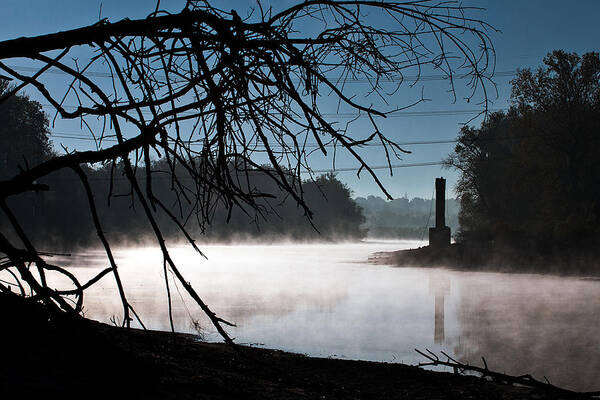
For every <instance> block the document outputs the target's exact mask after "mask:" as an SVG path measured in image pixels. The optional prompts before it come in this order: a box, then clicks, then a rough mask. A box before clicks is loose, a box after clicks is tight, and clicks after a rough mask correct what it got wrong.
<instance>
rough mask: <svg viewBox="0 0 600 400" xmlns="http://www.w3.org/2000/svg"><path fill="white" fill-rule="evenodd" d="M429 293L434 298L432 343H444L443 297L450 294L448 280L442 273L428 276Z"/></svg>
mask: <svg viewBox="0 0 600 400" xmlns="http://www.w3.org/2000/svg"><path fill="white" fill-rule="evenodd" d="M429 293H431V294H433V295H434V296H435V306H434V310H435V311H434V326H433V342H434V343H435V344H442V343H443V342H444V336H445V334H444V300H445V299H444V297H445V296H446V295H448V294H450V278H448V276H447V275H446V274H444V273H439V272H438V273H432V274H430V275H429Z"/></svg>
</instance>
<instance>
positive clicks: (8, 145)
mask: <svg viewBox="0 0 600 400" xmlns="http://www.w3.org/2000/svg"><path fill="white" fill-rule="evenodd" d="M11 90H14V88H11V87H10V85H9V84H8V81H7V80H2V79H0V97H2V96H4V95H5V94H8V93H10V91H11ZM48 134H49V128H48V119H47V118H46V116H45V114H44V112H43V111H42V106H41V105H40V104H39V103H37V102H35V101H31V100H29V99H28V98H27V97H26V96H23V95H15V96H11V97H10V98H7V100H6V101H4V102H2V103H1V104H0V179H1V178H9V177H12V176H13V175H15V174H16V173H17V172H19V167H20V168H21V169H27V168H28V167H29V166H30V165H37V164H39V163H41V162H42V161H44V160H46V159H47V158H49V157H50V154H51V151H50V144H49V141H48Z"/></svg>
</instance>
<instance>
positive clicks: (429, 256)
mask: <svg viewBox="0 0 600 400" xmlns="http://www.w3.org/2000/svg"><path fill="white" fill-rule="evenodd" d="M598 260H600V254H598V252H597V251H595V252H578V251H571V250H567V251H564V252H558V253H555V254H549V255H534V254H526V253H520V252H516V251H510V250H506V249H503V250H502V251H494V250H493V249H490V248H483V247H470V246H465V245H462V244H456V243H453V244H451V245H450V246H447V247H443V248H438V249H434V248H431V247H430V246H423V247H419V248H416V249H406V250H397V251H391V252H377V253H374V254H373V255H372V256H371V257H369V260H368V262H370V263H372V264H384V265H389V266H392V267H418V268H448V269H452V270H457V271H473V272H506V273H533V274H552V275H559V276H578V277H582V278H584V277H590V278H596V277H600V265H599V262H598Z"/></svg>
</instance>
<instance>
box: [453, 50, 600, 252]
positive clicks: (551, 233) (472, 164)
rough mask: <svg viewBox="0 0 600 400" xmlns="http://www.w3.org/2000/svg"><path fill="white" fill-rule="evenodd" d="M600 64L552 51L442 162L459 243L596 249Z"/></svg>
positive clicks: (592, 56) (593, 56) (599, 232)
mask: <svg viewBox="0 0 600 400" xmlns="http://www.w3.org/2000/svg"><path fill="white" fill-rule="evenodd" d="M599 132H600V57H599V56H598V53H586V54H584V55H583V56H581V57H580V56H578V55H577V54H574V53H566V52H564V51H559V50H557V51H554V52H552V53H550V54H548V55H547V56H546V57H545V58H544V66H543V67H540V68H539V69H537V70H536V71H531V70H530V69H525V70H521V71H519V73H518V74H517V77H516V78H515V79H514V80H513V81H512V104H511V107H510V109H509V110H508V112H506V113H496V114H492V115H491V116H490V118H488V119H487V120H486V121H485V122H484V123H483V124H482V125H481V127H479V128H473V127H465V128H463V129H462V130H461V132H460V134H459V140H458V144H457V145H456V148H455V152H454V154H453V155H452V156H451V157H450V158H449V159H448V160H447V164H448V165H449V166H451V167H454V168H457V169H458V170H460V171H461V177H460V179H459V182H458V185H457V193H458V194H459V196H460V201H461V214H460V225H461V230H462V237H463V241H465V242H469V241H471V242H478V241H480V242H481V241H495V242H497V243H499V244H501V245H508V246H510V247H511V248H513V249H521V250H524V251H526V252H531V253H536V254H539V253H549V252H554V251H561V250H565V249H577V248H579V249H582V248H587V249H593V248H594V247H596V248H597V246H598V244H599V243H600V229H599V226H600V188H599V187H598V180H599V179H600V164H598V155H599V154H600V141H599V136H598V134H599Z"/></svg>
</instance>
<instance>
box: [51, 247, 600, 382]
mask: <svg viewBox="0 0 600 400" xmlns="http://www.w3.org/2000/svg"><path fill="white" fill-rule="evenodd" d="M417 245H418V242H411V241H401V242H389V241H388V242H385V241H380V242H376V241H373V242H363V243H354V244H278V245H208V246H202V250H203V251H205V253H206V254H207V256H208V258H209V259H208V260H204V259H203V258H201V257H199V256H198V255H197V254H196V253H194V251H193V250H191V249H189V248H187V247H178V248H174V249H173V250H172V254H173V257H174V259H175V260H176V262H177V263H178V264H179V265H180V266H181V269H182V272H183V273H184V274H185V276H186V277H187V279H188V280H189V281H190V282H191V283H192V284H193V285H194V287H195V288H196V289H197V291H198V292H199V294H200V295H201V296H202V298H203V299H204V300H205V302H206V303H207V304H209V305H210V306H211V308H212V309H213V310H214V311H215V312H216V313H217V314H218V315H219V316H221V317H223V318H225V319H228V320H230V321H233V322H235V323H236V324H237V327H236V328H228V331H229V332H230V333H231V335H232V336H233V337H235V338H236V340H237V342H239V343H249V344H253V345H256V346H265V347H269V348H279V349H283V350H288V351H294V352H299V353H305V354H308V355H313V356H323V357H337V358H348V359H363V360H377V361H386V362H404V363H409V364H416V363H418V362H420V361H423V359H422V358H420V356H419V355H418V354H416V353H415V352H414V350H413V349H414V348H420V349H425V348H429V349H431V350H432V351H440V350H444V351H446V352H448V353H450V354H452V355H453V356H456V357H458V359H460V360H462V361H469V362H471V363H479V362H480V357H481V356H485V358H486V360H487V362H488V365H489V367H490V368H491V369H494V370H498V371H502V372H506V373H510V374H524V373H532V374H533V375H534V376H535V377H537V378H539V379H543V376H546V377H547V378H548V379H549V380H550V381H551V382H552V383H554V384H558V385H561V386H566V387H569V388H573V389H579V390H591V389H600V384H599V382H600V378H599V377H600V361H599V360H600V332H599V328H600V298H599V296H600V282H598V281H595V280H587V279H581V278H572V277H571V278H561V277H556V276H541V275H533V274H503V273H483V272H478V273H468V272H457V271H448V270H443V269H418V268H391V267H389V266H382V265H371V264H368V263H366V262H365V261H366V260H367V258H368V256H369V255H370V254H372V253H374V252H376V251H389V250H397V249H400V248H408V247H415V246H417ZM116 254H117V262H118V265H119V267H120V271H121V274H122V277H123V280H124V282H125V286H126V290H127V294H128V297H129V299H130V301H131V303H132V304H133V305H134V306H135V308H136V310H137V311H138V313H139V314H140V315H141V317H142V319H143V320H144V323H145V324H146V326H147V327H148V328H150V329H160V330H169V323H168V313H167V305H166V304H167V303H166V293H165V283H164V279H163V272H162V259H161V255H160V252H159V250H158V249H157V248H135V249H133V248H131V249H120V250H118V251H116ZM55 261H57V260H56V259H55ZM60 261H64V262H66V263H67V264H69V265H70V266H71V267H72V271H74V272H75V273H76V275H77V276H78V277H81V279H82V280H84V281H85V277H89V276H91V275H92V273H93V272H94V271H97V270H98V269H99V268H103V267H105V266H107V261H106V259H105V257H104V255H103V253H102V251H89V252H86V253H84V254H79V255H74V256H72V257H70V258H66V259H64V260H60ZM171 290H172V295H173V301H174V304H173V307H174V320H175V327H176V329H177V330H178V331H183V332H192V333H196V332H198V328H199V332H200V333H201V334H202V337H203V338H204V339H205V340H213V341H219V340H220V338H219V337H218V336H217V334H216V333H215V331H214V329H213V328H212V326H211V325H210V323H209V322H208V320H207V319H206V318H205V317H204V316H203V315H202V313H201V311H199V309H198V307H197V306H195V305H194V304H193V302H192V301H191V299H190V298H189V297H188V296H186V295H185V293H184V292H183V289H182V288H181V287H179V288H177V287H175V286H174V284H173V282H172V281H171ZM179 292H180V293H179ZM85 312H86V316H88V317H91V318H94V319H97V320H100V321H103V322H109V323H110V321H111V319H113V320H114V318H115V317H116V318H120V317H121V315H122V314H121V308H120V303H119V302H118V294H117V292H116V288H115V286H114V284H113V283H112V280H111V278H110V277H109V276H107V277H105V278H104V279H103V281H102V285H101V286H96V287H95V288H92V289H91V290H90V291H88V292H86V298H85ZM193 321H197V323H194V322H193Z"/></svg>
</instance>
